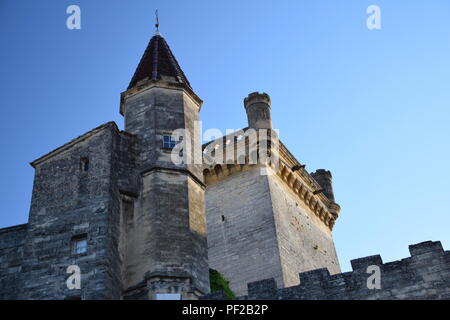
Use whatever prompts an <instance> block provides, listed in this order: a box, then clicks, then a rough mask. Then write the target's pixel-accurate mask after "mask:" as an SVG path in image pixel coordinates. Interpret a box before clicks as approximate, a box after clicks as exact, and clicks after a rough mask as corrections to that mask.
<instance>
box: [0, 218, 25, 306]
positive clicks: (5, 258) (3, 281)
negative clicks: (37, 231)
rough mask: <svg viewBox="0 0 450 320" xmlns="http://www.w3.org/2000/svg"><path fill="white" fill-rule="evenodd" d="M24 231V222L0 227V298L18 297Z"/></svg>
mask: <svg viewBox="0 0 450 320" xmlns="http://www.w3.org/2000/svg"><path fill="white" fill-rule="evenodd" d="M26 233H27V225H26V224H22V225H18V226H14V227H9V228H4V229H0V288H1V290H0V300H3V299H18V298H19V297H20V294H19V293H20V292H21V291H22V283H21V271H22V257H23V243H24V241H25V236H26Z"/></svg>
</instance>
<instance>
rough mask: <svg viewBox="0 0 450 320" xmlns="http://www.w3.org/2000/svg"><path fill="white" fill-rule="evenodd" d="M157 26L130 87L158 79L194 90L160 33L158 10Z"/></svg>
mask: <svg viewBox="0 0 450 320" xmlns="http://www.w3.org/2000/svg"><path fill="white" fill-rule="evenodd" d="M155 27H156V32H155V34H154V36H153V37H152V38H151V39H150V42H149V44H148V46H147V49H146V50H145V52H144V55H143V56H142V58H141V61H140V62H139V65H138V67H137V68H136V71H135V73H134V76H133V78H132V79H131V81H130V84H129V86H128V89H131V88H133V87H135V86H136V84H137V83H138V82H139V81H141V80H156V81H167V82H173V83H178V84H182V85H185V86H187V87H188V88H189V89H191V90H192V88H191V85H190V83H189V81H188V79H187V78H186V76H185V75H184V73H183V70H181V68H180V65H179V64H178V62H177V60H176V59H175V56H174V55H173V53H172V51H171V50H170V48H169V45H168V44H167V42H166V40H164V38H163V37H162V36H161V34H160V33H159V18H158V11H156V24H155Z"/></svg>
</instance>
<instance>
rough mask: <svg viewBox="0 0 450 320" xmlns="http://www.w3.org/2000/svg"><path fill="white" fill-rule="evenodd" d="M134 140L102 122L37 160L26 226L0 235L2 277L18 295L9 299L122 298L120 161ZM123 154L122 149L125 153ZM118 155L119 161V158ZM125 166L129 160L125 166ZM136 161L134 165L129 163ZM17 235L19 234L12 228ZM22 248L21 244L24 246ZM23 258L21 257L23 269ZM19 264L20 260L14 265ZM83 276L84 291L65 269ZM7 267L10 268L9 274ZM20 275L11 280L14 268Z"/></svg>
mask: <svg viewBox="0 0 450 320" xmlns="http://www.w3.org/2000/svg"><path fill="white" fill-rule="evenodd" d="M122 139H132V137H131V136H129V135H124V134H122V133H121V132H119V131H118V130H117V127H116V125H115V124H114V123H107V124H105V125H102V126H100V127H98V128H96V129H94V130H92V131H90V132H88V133H86V134H84V135H83V136H80V137H79V138H77V139H75V140H73V141H71V142H70V143H68V144H66V145H64V146H62V147H61V148H58V149H56V150H55V151H52V152H51V153H49V154H48V155H46V156H44V157H42V158H40V159H38V160H36V161H35V162H33V163H32V165H33V166H34V167H35V179H34V185H33V196H32V202H31V209H30V217H29V223H28V224H27V227H26V228H25V227H20V226H19V227H13V228H7V229H2V230H0V234H1V235H2V237H1V239H0V243H1V244H2V246H7V247H8V246H9V244H8V243H11V242H15V243H17V246H16V247H15V248H14V247H13V246H9V249H7V250H9V251H10V252H9V253H8V252H5V250H6V249H5V248H2V251H1V252H0V259H1V260H2V261H3V260H4V259H8V260H10V257H12V252H13V251H14V252H15V256H16V258H17V259H13V260H10V262H9V263H10V266H8V265H5V264H2V265H1V268H0V269H1V270H0V275H1V277H2V278H3V277H7V278H8V284H9V286H10V287H11V288H14V287H15V288H17V290H15V291H14V292H8V291H7V290H6V291H5V290H4V288H5V287H4V286H3V285H2V290H1V292H2V295H3V296H2V297H3V298H5V299H67V298H83V299H120V297H121V277H120V275H121V260H120V259H119V254H118V245H117V244H118V238H119V234H120V232H118V231H119V221H120V219H119V207H118V200H119V197H118V196H119V190H118V188H117V185H118V184H117V183H116V182H117V180H118V179H119V177H118V176H116V173H117V172H123V171H124V170H122V169H119V167H121V165H120V161H119V158H121V157H122V156H121V154H122V153H123V152H122V151H125V152H127V150H128V148H126V147H125V146H126V145H128V143H130V141H129V140H127V141H126V142H124V143H123V142H122V141H121V140H122ZM121 149H123V150H122V151H121ZM116 155H117V157H116ZM127 162H128V161H127ZM130 163H131V162H130ZM10 230H14V231H10ZM79 237H85V238H86V239H87V252H86V253H83V254H76V253H74V251H73V244H74V241H75V239H76V238H79ZM21 243H22V247H21V246H20V244H21ZM19 255H22V257H23V259H22V261H21V266H20V268H19V266H17V264H18V263H19V260H20V259H19ZM11 261H15V262H11ZM70 265H77V266H79V267H80V269H81V270H80V271H81V290H69V289H68V288H67V285H66V280H67V278H68V277H69V274H67V268H68V267H69V266H70ZM5 268H6V269H5ZM19 269H20V271H21V273H20V275H17V276H14V277H10V276H8V273H12V272H13V270H19Z"/></svg>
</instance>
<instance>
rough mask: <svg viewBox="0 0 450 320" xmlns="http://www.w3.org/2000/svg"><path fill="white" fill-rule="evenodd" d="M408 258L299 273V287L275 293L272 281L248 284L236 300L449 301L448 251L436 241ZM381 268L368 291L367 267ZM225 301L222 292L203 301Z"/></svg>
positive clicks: (369, 260) (421, 245)
mask: <svg viewBox="0 0 450 320" xmlns="http://www.w3.org/2000/svg"><path fill="white" fill-rule="evenodd" d="M409 251H410V253H411V257H408V258H405V259H402V260H399V261H394V262H389V263H384V264H383V262H382V260H381V257H380V256H379V255H375V256H370V257H365V258H360V259H355V260H352V261H351V264H352V268H353V271H351V272H345V273H340V274H335V275H330V274H329V272H328V270H327V269H317V270H313V271H308V272H304V273H300V275H299V278H300V285H297V286H292V287H289V288H283V289H278V288H277V285H276V282H275V280H274V279H267V280H262V281H258V282H253V283H249V284H248V295H247V296H241V297H239V298H237V300H255V299H267V300H347V299H352V300H366V299H372V300H373V299H387V300H395V299H450V251H444V250H443V248H442V245H441V243H440V242H439V241H437V242H432V241H426V242H422V243H418V244H415V245H411V246H409ZM371 265H377V266H379V267H380V280H381V283H380V289H377V288H375V289H369V288H368V286H367V281H368V278H369V277H370V276H371V275H372V273H367V267H368V266H371ZM203 299H205V300H218V299H225V295H224V294H223V293H221V292H216V293H214V294H211V295H208V296H205V297H203Z"/></svg>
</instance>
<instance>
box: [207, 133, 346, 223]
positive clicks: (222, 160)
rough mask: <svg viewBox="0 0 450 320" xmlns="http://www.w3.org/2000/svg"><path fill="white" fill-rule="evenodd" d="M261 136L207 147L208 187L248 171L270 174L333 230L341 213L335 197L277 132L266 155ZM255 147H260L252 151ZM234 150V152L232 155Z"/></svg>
mask: <svg viewBox="0 0 450 320" xmlns="http://www.w3.org/2000/svg"><path fill="white" fill-rule="evenodd" d="M262 130H265V129H262ZM260 132H261V130H254V129H252V128H245V129H243V130H240V131H238V132H235V133H233V134H231V135H228V136H225V137H223V138H220V139H217V140H215V141H213V142H210V143H208V144H206V145H204V146H203V150H204V152H203V153H204V160H205V161H204V166H203V176H204V180H205V183H206V184H207V185H212V184H214V183H217V182H219V181H221V180H223V179H226V178H228V177H231V176H233V175H235V174H238V173H241V172H244V171H248V170H253V169H259V170H261V172H263V171H264V170H266V172H265V174H275V175H277V176H278V177H279V178H280V179H281V180H282V181H283V182H284V184H285V185H286V186H287V187H288V188H289V189H291V191H292V192H293V193H294V194H296V195H297V197H298V199H299V200H300V201H302V202H303V203H304V204H305V205H306V206H307V207H308V208H309V209H311V211H312V212H313V213H314V214H315V215H316V216H317V217H318V218H319V219H320V220H321V221H322V222H323V223H324V224H325V225H326V226H327V227H329V228H330V230H331V229H333V226H334V224H335V222H336V219H337V218H338V216H339V211H340V206H339V205H338V204H337V203H335V202H334V201H333V200H334V197H333V198H331V199H330V197H328V196H327V193H326V192H323V187H322V186H321V185H320V184H319V183H318V182H317V181H316V180H315V179H314V177H313V176H312V175H310V174H309V173H308V172H307V171H306V170H305V166H304V165H301V164H300V163H299V162H298V161H297V160H296V159H295V157H294V156H293V155H292V154H291V153H290V152H289V150H288V149H287V148H286V147H285V146H284V144H283V143H282V142H281V141H279V140H277V139H278V137H277V136H276V133H275V131H272V130H269V132H271V133H272V135H271V134H270V133H269V134H267V136H269V137H268V138H267V139H268V140H269V141H270V143H268V144H267V145H269V146H270V148H268V149H264V150H263V151H262V150H261V148H260V145H259V143H258V142H259V141H260ZM238 137H242V138H241V140H239V141H237V138H238ZM274 139H275V140H276V141H274ZM227 142H228V143H227ZM229 142H233V143H229ZM252 145H257V146H256V148H254V149H252V148H251V146H252ZM230 148H233V150H232V151H230ZM263 152H267V156H268V161H261V154H262V153H263ZM227 154H228V155H232V156H231V157H230V156H227Z"/></svg>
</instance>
